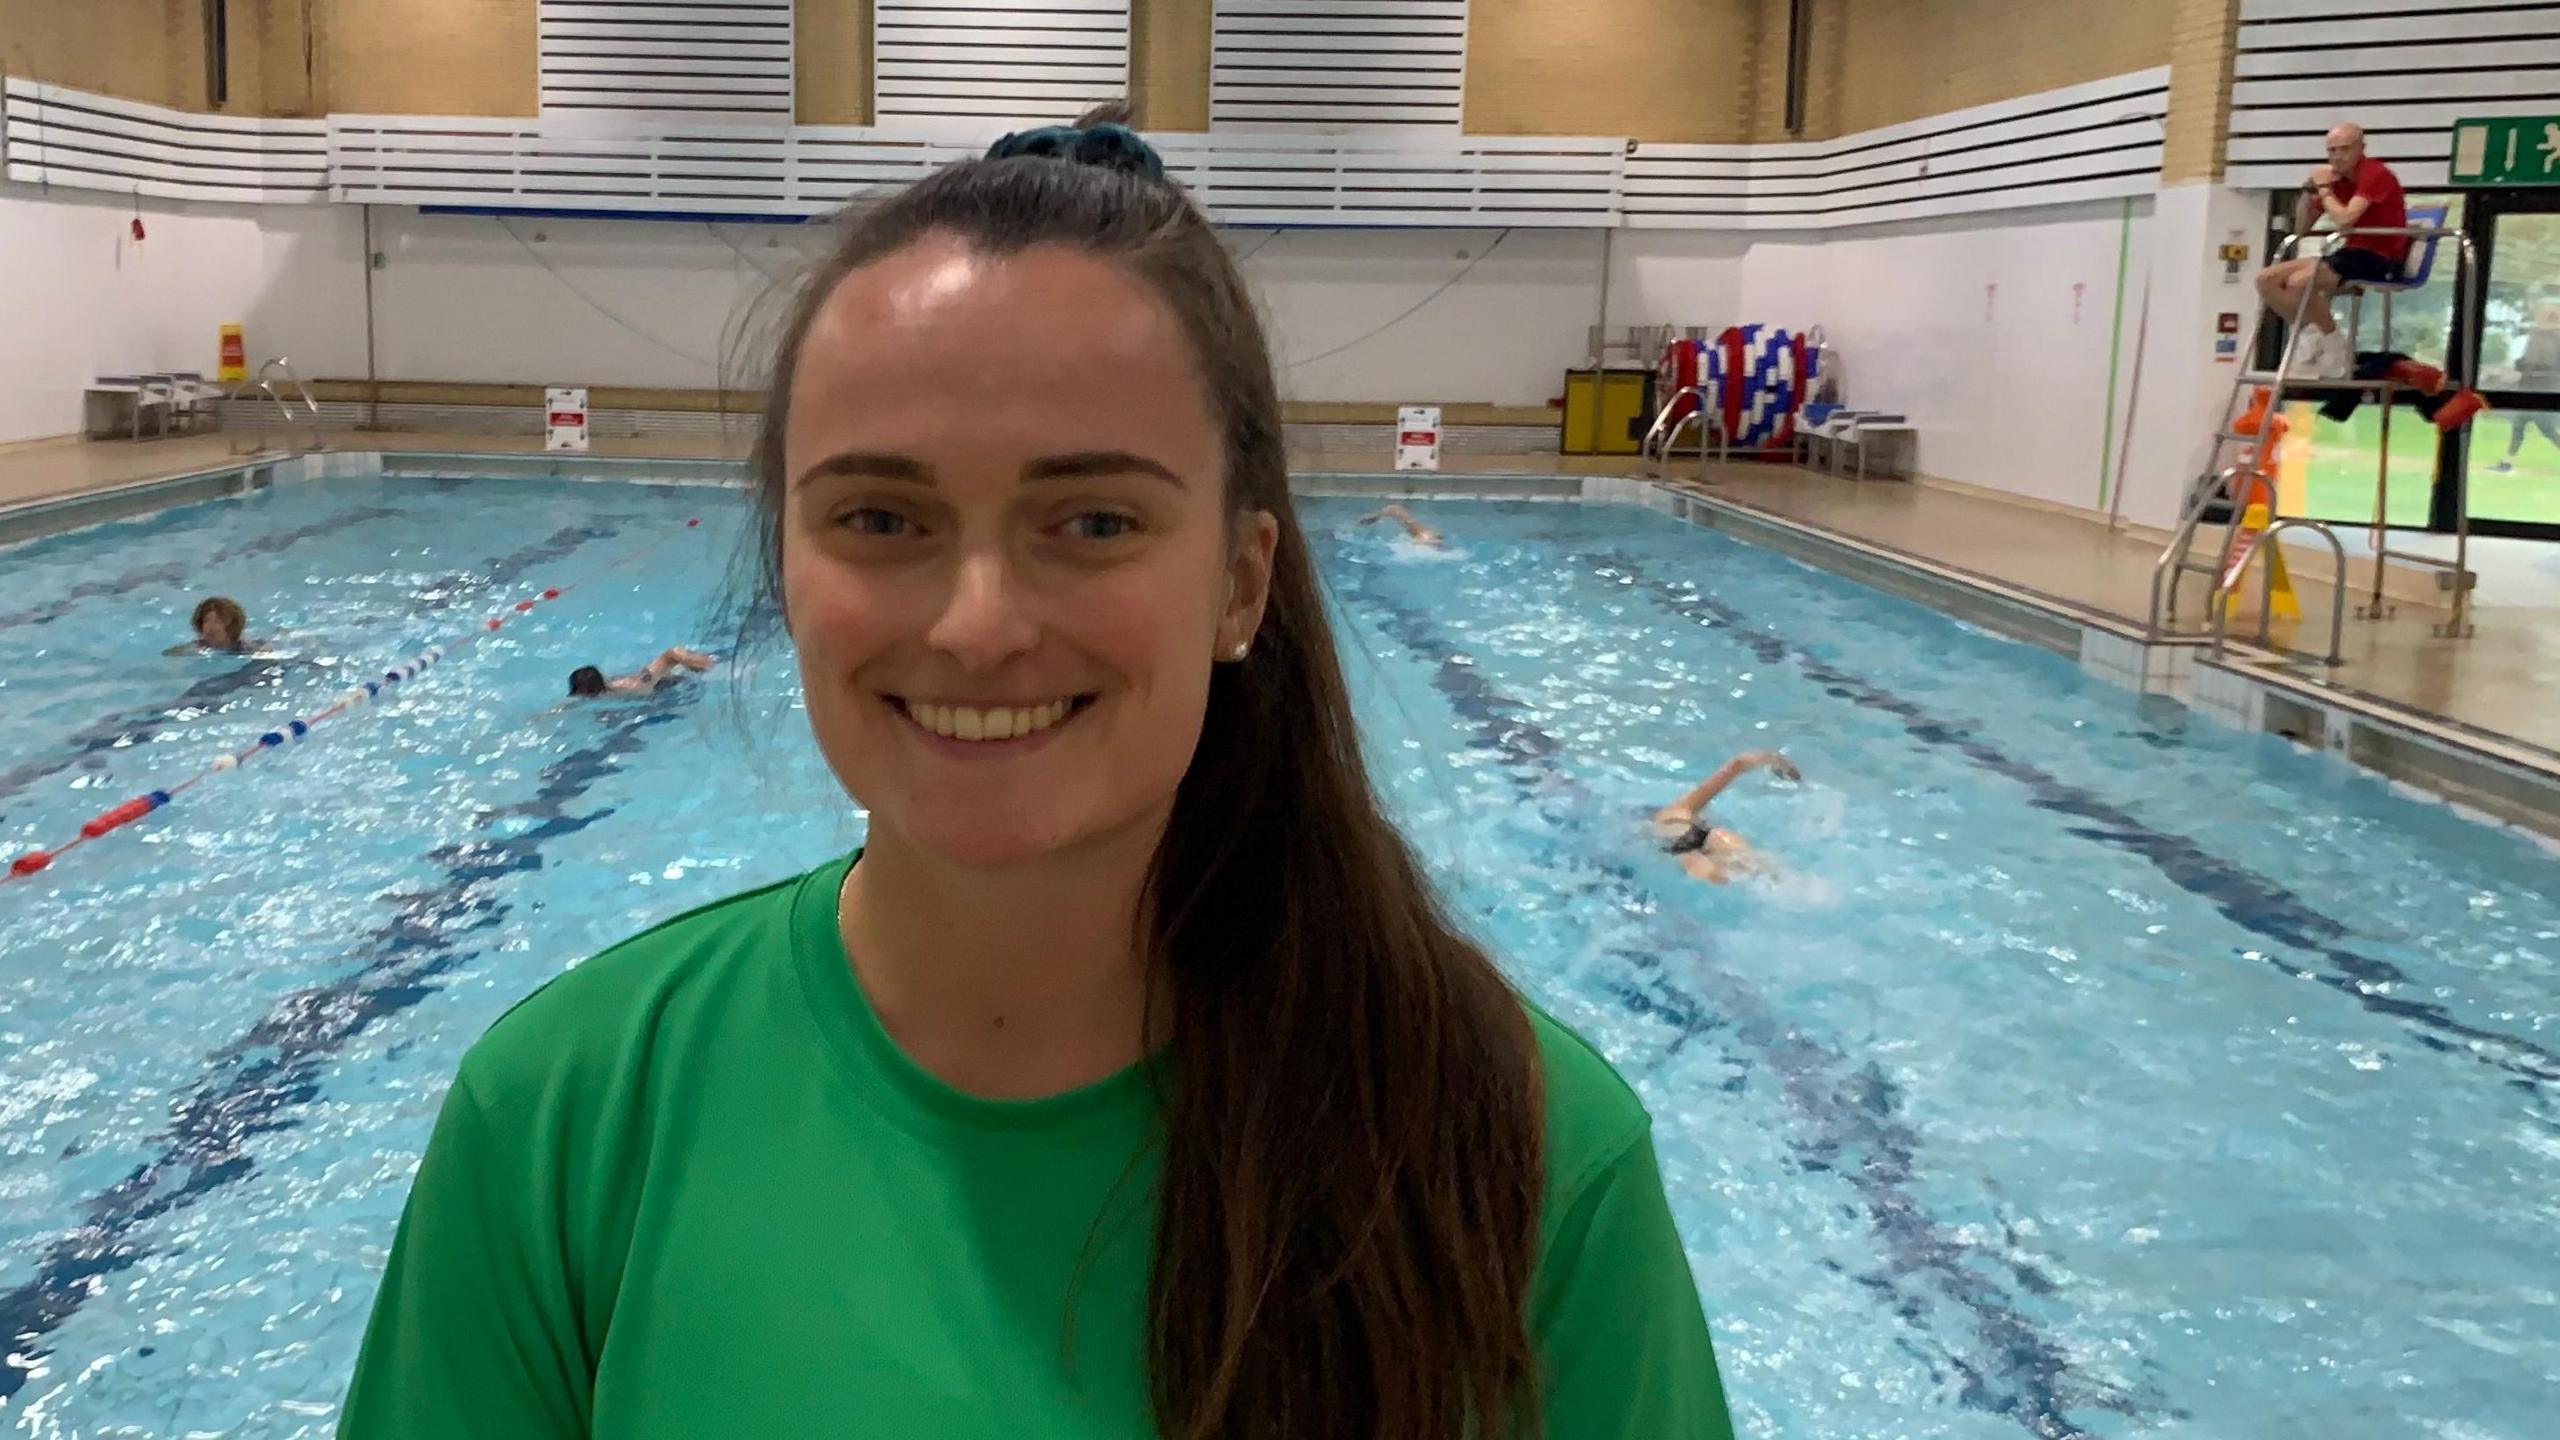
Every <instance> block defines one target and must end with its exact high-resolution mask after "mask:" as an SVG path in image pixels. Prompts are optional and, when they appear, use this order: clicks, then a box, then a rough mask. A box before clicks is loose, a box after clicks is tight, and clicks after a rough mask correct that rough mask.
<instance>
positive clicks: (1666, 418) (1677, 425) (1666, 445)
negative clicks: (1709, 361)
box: [1637, 385, 1707, 460]
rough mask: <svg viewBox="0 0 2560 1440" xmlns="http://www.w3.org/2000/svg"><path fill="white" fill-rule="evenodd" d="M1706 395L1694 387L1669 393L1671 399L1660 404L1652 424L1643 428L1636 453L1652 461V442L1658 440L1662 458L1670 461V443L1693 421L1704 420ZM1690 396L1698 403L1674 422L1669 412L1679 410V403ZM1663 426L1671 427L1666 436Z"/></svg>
mask: <svg viewBox="0 0 2560 1440" xmlns="http://www.w3.org/2000/svg"><path fill="white" fill-rule="evenodd" d="M1706 394H1707V392H1706V391H1704V390H1702V389H1700V388H1699V387H1697V386H1695V385H1683V386H1681V387H1680V388H1679V389H1677V390H1675V391H1673V392H1672V393H1671V398H1670V399H1668V400H1666V401H1664V402H1662V408H1661V409H1659V410H1656V411H1654V412H1653V423H1652V424H1651V425H1649V426H1647V427H1645V432H1644V444H1643V446H1642V447H1641V448H1640V449H1639V450H1638V451H1637V453H1638V454H1639V455H1641V456H1642V457H1643V458H1645V459H1647V460H1650V459H1652V458H1653V442H1654V441H1656V440H1660V441H1661V442H1662V458H1664V459H1665V460H1668V459H1670V458H1671V446H1672V443H1673V442H1674V441H1676V440H1678V439H1679V438H1680V431H1681V429H1682V428H1683V427H1684V426H1686V425H1687V424H1688V423H1689V422H1691V421H1693V420H1697V421H1702V420H1704V419H1705V417H1706V413H1707V400H1706ZM1692 396H1694V397H1696V399H1697V401H1698V403H1697V404H1696V405H1694V406H1692V407H1690V409H1689V413H1687V414H1686V415H1683V416H1681V417H1679V419H1677V420H1674V419H1673V418H1672V415H1671V412H1672V411H1674V410H1677V409H1679V408H1680V402H1681V401H1682V400H1684V399H1687V398H1690V397H1692ZM1665 425H1668V426H1670V427H1671V428H1670V431H1669V433H1668V434H1666V433H1664V430H1663V427H1664V426H1665Z"/></svg>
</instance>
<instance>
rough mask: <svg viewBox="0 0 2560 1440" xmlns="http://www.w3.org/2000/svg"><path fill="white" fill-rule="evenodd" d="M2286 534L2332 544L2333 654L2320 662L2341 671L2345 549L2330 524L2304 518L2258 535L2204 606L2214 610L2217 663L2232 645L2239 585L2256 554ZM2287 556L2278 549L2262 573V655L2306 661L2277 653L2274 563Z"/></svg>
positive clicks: (2288, 648) (2286, 648)
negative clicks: (2310, 536) (2268, 653)
mask: <svg viewBox="0 0 2560 1440" xmlns="http://www.w3.org/2000/svg"><path fill="white" fill-rule="evenodd" d="M2287 530H2309V531H2312V532H2313V533H2315V534H2317V535H2318V536H2319V537H2320V538H2321V539H2323V540H2326V541H2328V542H2329V554H2330V557H2331V559H2333V560H2334V561H2335V562H2336V564H2337V569H2336V570H2334V571H2332V572H2331V577H2330V578H2331V585H2330V592H2329V653H2328V654H2326V655H2323V656H2320V657H2318V658H2319V660H2320V663H2322V664H2323V665H2326V666H2328V667H2329V668H2330V669H2332V670H2335V669H2336V668H2338V667H2339V666H2341V665H2343V664H2345V663H2347V654H2346V637H2347V547H2346V545H2345V544H2344V543H2342V542H2341V541H2340V540H2339V539H2338V532H2337V531H2335V530H2332V529H2330V528H2329V524H2328V522H2327V521H2325V520H2305V519H2300V518H2296V519H2292V520H2278V521H2277V522H2275V523H2274V524H2272V525H2270V526H2268V527H2267V528H2266V529H2264V530H2261V531H2259V532H2258V538H2257V539H2256V540H2255V541H2253V542H2251V543H2250V546H2249V549H2248V551H2247V553H2246V554H2244V555H2243V556H2242V557H2241V560H2240V563H2239V564H2238V565H2236V566H2233V567H2231V569H2230V570H2228V571H2227V572H2226V573H2224V574H2223V575H2222V576H2220V577H2218V578H2217V579H2216V580H2215V581H2214V584H2213V596H2212V598H2211V599H2210V600H2209V601H2207V602H2206V603H2207V604H2209V605H2210V606H2211V607H2212V609H2213V658H2214V659H2216V660H2219V659H2221V658H2222V655H2223V651H2224V650H2225V649H2226V648H2227V647H2228V645H2229V643H2230V636H2229V631H2230V628H2231V601H2232V599H2233V598H2235V597H2236V596H2237V595H2238V594H2239V592H2240V582H2241V579H2242V578H2243V577H2244V576H2245V575H2246V573H2247V571H2248V568H2249V561H2251V560H2253V559H2257V558H2258V552H2260V551H2262V550H2265V549H2266V548H2267V546H2268V545H2270V544H2272V543H2274V541H2275V538H2276V537H2277V536H2279V535H2281V534H2283V533H2284V532H2285V531H2287ZM2283 553H2284V552H2283V550H2282V549H2281V548H2279V549H2278V550H2276V551H2274V552H2273V553H2271V554H2269V555H2268V556H2267V557H2266V558H2265V561H2264V563H2262V564H2260V565H2259V567H2258V638H2257V645H2258V648H2259V649H2261V650H2272V649H2277V648H2282V649H2284V651H2285V652H2286V653H2287V654H2293V655H2305V654H2309V653H2310V652H2308V651H2302V650H2295V649H2293V648H2292V647H2291V646H2284V647H2278V646H2277V645H2276V644H2275V643H2274V635H2275V598H2276V560H2277V557H2278V556H2281V555H2282V554H2283Z"/></svg>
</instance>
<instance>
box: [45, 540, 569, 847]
mask: <svg viewBox="0 0 2560 1440" xmlns="http://www.w3.org/2000/svg"><path fill="white" fill-rule="evenodd" d="M618 533H620V532H619V530H618V528H617V527H614V526H608V525H592V524H590V525H568V526H563V527H562V528H560V529H559V530H556V531H554V532H552V533H551V534H550V535H548V536H546V537H544V538H543V539H541V540H537V541H535V542H534V543H532V544H530V545H526V546H523V547H521V548H519V549H516V550H513V551H510V552H508V553H507V554H504V555H501V556H499V557H498V558H497V559H495V560H492V561H490V562H489V563H488V565H486V566H485V567H483V568H481V569H479V570H465V571H457V572H455V573H453V574H451V575H445V576H441V577H439V578H437V579H436V580H434V581H432V582H430V583H429V584H427V585H426V586H425V587H423V588H422V589H421V590H420V592H419V593H420V594H421V595H423V596H425V597H426V598H425V599H423V600H422V601H420V602H419V603H418V604H417V605H415V606H414V607H412V609H411V610H410V614H411V615H412V616H415V615H420V614H429V613H433V612H435V611H439V610H444V609H447V608H449V607H451V606H454V605H457V604H460V603H461V602H462V601H463V600H464V599H465V598H467V597H468V596H470V595H473V594H477V593H479V592H480V591H484V590H488V589H491V588H493V587H495V586H499V585H504V584H506V583H507V582H509V581H511V580H516V579H520V578H522V577H523V575H524V573H525V572H526V571H528V570H531V569H532V568H533V567H534V566H536V565H540V564H543V563H545V562H546V561H551V560H560V559H564V558H566V557H568V556H569V555H571V554H573V553H575V552H576V551H577V550H578V549H579V548H580V547H582V546H585V545H589V544H592V543H594V542H596V541H599V540H607V539H611V538H612V537H613V536H614V535H616V534H618ZM189 658H190V659H195V658H198V657H189ZM289 667H308V668H311V669H315V670H317V669H325V668H329V667H324V666H319V665H316V664H314V663H313V662H310V661H307V660H255V659H253V660H251V661H250V663H248V664H246V665H244V666H242V667H241V668H240V669H237V670H227V671H224V672H223V673H222V674H219V675H213V676H208V677H207V678H205V679H202V680H199V681H197V682H196V683H195V684H193V685H190V686H188V687H187V688H186V689H185V690H183V691H181V692H180V693H179V694H178V695H177V696H175V697H174V698H172V699H169V700H164V701H162V702H160V703H159V704H157V705H144V706H137V707H135V708H132V709H127V710H117V711H113V712H111V713H109V714H106V715H101V716H99V717H98V718H97V719H95V720H92V721H90V722H89V723H88V724H86V725H83V726H81V727H80V728H79V729H77V730H74V731H72V732H71V733H70V734H69V735H67V736H65V737H63V740H62V742H61V744H62V749H60V750H59V751H57V752H56V753H54V754H52V755H48V756H46V757H45V758H44V759H41V760H30V761H27V762H25V763H24V764H21V765H18V766H16V767H14V768H12V769H9V770H5V771H0V800H7V799H10V798H11V797H13V796H15V795H17V794H19V793H20V792H22V791H24V790H25V789H26V788H27V787H28V786H29V785H32V784H34V783H35V782H37V781H39V780H42V779H45V778H46V777H48V776H51V775H58V774H60V773H61V772H63V771H65V770H68V769H70V768H71V767H73V766H75V765H78V764H80V763H81V762H82V761H84V760H88V759H91V758H92V757H94V756H98V755H102V754H105V753H107V752H109V751H114V750H124V749H129V748H131V747H133V746H136V745H141V744H145V743H147V742H149V741H152V740H156V739H158V738H159V737H160V734H161V732H162V731H164V730H166V729H168V728H169V727H170V726H171V725H175V724H179V723H181V722H186V721H195V720H202V719H204V718H206V717H208V716H212V715H218V714H220V713H222V712H223V711H224V710H227V709H229V708H231V706H232V705H233V704H234V703H236V702H237V701H239V700H240V699H242V698H244V697H245V696H246V694H247V693H248V692H250V691H252V690H255V689H257V688H259V687H260V686H262V685H266V684H268V683H270V682H279V681H281V680H283V679H284V678H285V675H286V673H287V669H288V668H289ZM366 673H370V672H366ZM8 818H9V817H8V816H7V815H6V814H0V823H5V822H6V821H7V820H8Z"/></svg>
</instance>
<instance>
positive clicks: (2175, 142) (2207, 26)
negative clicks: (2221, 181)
mask: <svg viewBox="0 0 2560 1440" xmlns="http://www.w3.org/2000/svg"><path fill="white" fill-rule="evenodd" d="M2239 34H2240V0H2177V13H2176V16H2175V18H2174V21H2173V23H2172V27H2171V31H2170V37H2169V47H2170V48H2169V140H2168V150H2167V153H2166V154H2165V155H2164V156H2163V157H2162V159H2161V163H2160V178H2161V179H2162V180H2163V181H2165V182H2166V183H2168V184H2171V185H2177V184H2183V183H2185V182H2187V181H2190V180H2209V179H2213V178H2215V177H2217V176H2219V175H2221V174H2222V167H2223V154H2224V151H2225V150H2226V149H2227V147H2228V142H2229V139H2230V135H2231V62H2232V53H2233V50H2234V47H2235V44H2236V42H2237V40H2238V38H2239Z"/></svg>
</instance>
